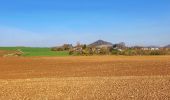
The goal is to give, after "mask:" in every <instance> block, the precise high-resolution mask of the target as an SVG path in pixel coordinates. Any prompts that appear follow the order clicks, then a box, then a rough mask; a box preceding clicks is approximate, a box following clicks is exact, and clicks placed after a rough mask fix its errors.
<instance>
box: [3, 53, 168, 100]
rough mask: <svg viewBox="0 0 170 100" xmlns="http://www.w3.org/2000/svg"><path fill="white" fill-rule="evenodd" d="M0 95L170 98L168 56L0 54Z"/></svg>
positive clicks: (37, 98) (76, 98)
mask: <svg viewBox="0 0 170 100" xmlns="http://www.w3.org/2000/svg"><path fill="white" fill-rule="evenodd" d="M0 99H2V100H8V99H14V100H15V99H21V100H22V99H26V100H27V99H28V100H29V99H31V100H46V99H50V100H51V99H52V100H53V99H59V100H61V99H69V100H70V99H71V100H82V99H85V100H94V99H98V100H103V99H107V100H108V99H111V100H112V99H121V100H122V99H124V100H128V99H129V100H131V99H133V100H134V99H135V100H141V99H144V100H146V99H148V100H153V99H155V100H169V99H170V56H131V57H129V56H91V57H89V56H87V57H6V58H0Z"/></svg>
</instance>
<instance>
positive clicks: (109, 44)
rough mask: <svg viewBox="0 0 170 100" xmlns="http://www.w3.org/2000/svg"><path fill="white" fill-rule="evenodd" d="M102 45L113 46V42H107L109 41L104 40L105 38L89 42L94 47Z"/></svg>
mask: <svg viewBox="0 0 170 100" xmlns="http://www.w3.org/2000/svg"><path fill="white" fill-rule="evenodd" d="M101 45H102V46H103V45H105V46H112V45H113V44H112V43H110V42H107V41H103V40H97V41H96V42H94V43H91V44H89V46H93V47H96V46H101Z"/></svg>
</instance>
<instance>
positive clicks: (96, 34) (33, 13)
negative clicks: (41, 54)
mask: <svg viewBox="0 0 170 100" xmlns="http://www.w3.org/2000/svg"><path fill="white" fill-rule="evenodd" d="M99 39H102V40H105V41H109V42H112V43H119V42H125V43H126V44H127V45H128V46H132V45H140V46H150V45H157V46H164V45H167V44H170V0H0V46H31V47H51V46H57V45H62V44H64V43H71V44H76V43H77V42H80V43H86V44H89V43H92V42H94V41H96V40H99Z"/></svg>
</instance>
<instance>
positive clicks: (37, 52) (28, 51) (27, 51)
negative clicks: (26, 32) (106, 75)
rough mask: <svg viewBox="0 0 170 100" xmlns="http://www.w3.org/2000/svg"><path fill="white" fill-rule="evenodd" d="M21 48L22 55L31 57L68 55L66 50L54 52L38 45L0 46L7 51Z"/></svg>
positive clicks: (0, 48)
mask: <svg viewBox="0 0 170 100" xmlns="http://www.w3.org/2000/svg"><path fill="white" fill-rule="evenodd" d="M17 49H19V50H21V51H22V52H24V54H23V56H25V57H32V56H68V55H69V54H68V52H67V51H58V52H54V51H51V50H50V48H45V47H44V48H40V47H39V48H38V47H0V50H8V51H15V50H17Z"/></svg>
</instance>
